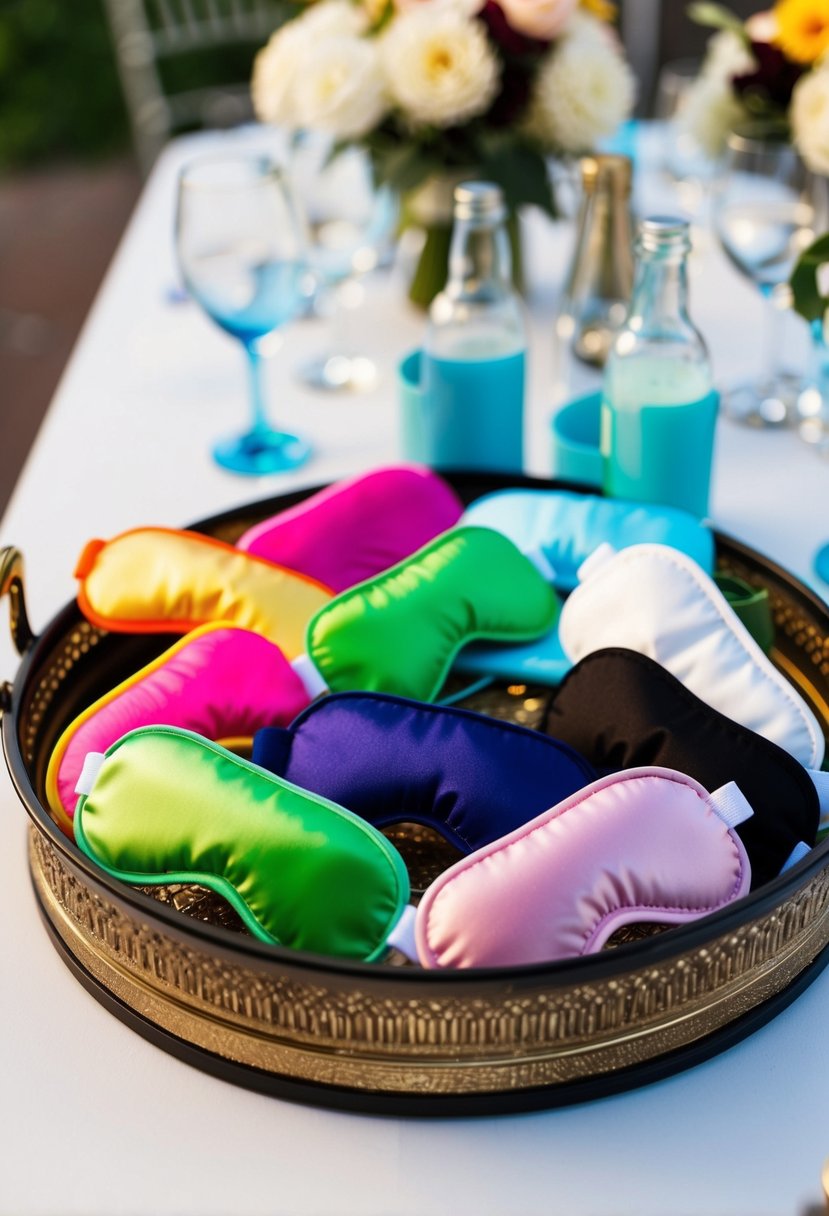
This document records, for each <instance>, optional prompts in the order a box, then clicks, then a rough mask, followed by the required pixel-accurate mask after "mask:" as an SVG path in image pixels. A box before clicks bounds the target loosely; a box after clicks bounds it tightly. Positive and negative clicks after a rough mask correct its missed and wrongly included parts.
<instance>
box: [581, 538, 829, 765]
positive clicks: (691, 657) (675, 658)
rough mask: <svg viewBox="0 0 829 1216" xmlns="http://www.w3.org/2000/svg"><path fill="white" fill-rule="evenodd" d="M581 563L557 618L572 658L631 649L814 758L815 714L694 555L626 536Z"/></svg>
mask: <svg viewBox="0 0 829 1216" xmlns="http://www.w3.org/2000/svg"><path fill="white" fill-rule="evenodd" d="M583 570H584V575H583V581H582V582H581V584H580V585H579V586H578V587H577V588H576V590H575V591H574V592H573V593H572V594H571V595H570V597H569V598H568V600H567V601H566V603H565V605H564V607H563V609H562V613H561V619H560V622H559V635H560V637H561V643H562V645H563V647H564V650H565V651H566V653H567V655H568V656H569V658H570V659H572V661H573V663H577V662H579V660H580V659H583V658H584V657H585V655H588V654H591V653H592V652H593V651H594V650H605V649H607V648H608V647H620V648H622V649H625V650H636V651H638V652H639V653H640V654H644V655H647V656H648V657H649V658H651V659H654V660H655V661H656V662H657V663H660V664H661V665H662V666H663V667H665V668H667V670H668V671H670V672H671V674H672V675H674V676H676V678H677V679H678V680H679V681H680V683H682V684H684V685H685V687H686V688H689V689H690V690H691V692H693V693H695V694H696V696H698V697H700V698H701V699H702V700H703V701H705V702H706V703H707V704H708V705H710V706H712V707H713V708H714V709H716V710H719V712H720V713H722V714H724V715H725V716H726V717H727V718H732V719H733V720H734V721H735V722H740V723H742V725H743V726H746V727H748V729H749V730H753V731H756V732H757V734H759V735H763V737H764V738H766V739H770V740H771V742H772V743H776V744H777V745H778V746H779V747H782V748H784V750H785V751H787V752H789V753H790V755H792V756H794V757H795V759H796V760H799V761H800V763H801V764H803V765H805V766H806V767H807V768H819V767H820V765H821V762H822V760H823V752H824V739H823V732H822V731H821V729H820V726H819V725H818V722H817V719H816V718H815V715H814V714H813V713H812V711H811V709H810V708H809V706H808V705H807V704H806V702H805V701H804V700H803V698H802V697H801V696H800V694H799V693H798V692H797V691H796V690H795V688H794V687H793V686H792V685H791V684H790V683H789V681H788V680H786V679H785V677H784V676H782V675H781V674H780V672H779V671H777V669H776V668H775V667H774V666H773V664H772V663H771V662H770V660H769V659H768V658H767V657H766V655H764V654H763V651H762V650H761V649H760V647H759V646H758V645H757V643H756V642H755V640H754V639H753V638H752V636H751V634H750V633H749V632H748V630H747V629H746V628H745V626H744V625H743V624H742V623H741V622H740V620H739V619H738V617H737V616H736V614H735V613H734V611H733V610H732V609H731V607H730V606H729V605H728V603H727V602H726V600H725V597H724V596H723V595H722V593H721V592H720V591H719V590H718V589H717V587H716V586H715V584H714V583H713V582H712V580H711V579H710V578H708V576H707V575H706V574H705V572H704V571H703V570H701V569H700V567H699V566H698V565H697V564H696V563H695V562H693V561H691V559H690V558H688V557H685V555H684V554H682V553H678V552H677V551H676V550H675V549H668V548H666V547H665V546H664V545H634V546H632V547H631V548H629V549H623V550H622V551H621V552H620V553H616V554H612V553H610V554H607V553H601V552H598V551H597V553H596V554H594V555H593V556H592V557H591V558H590V559H589V560H588V562H587V563H586V567H583Z"/></svg>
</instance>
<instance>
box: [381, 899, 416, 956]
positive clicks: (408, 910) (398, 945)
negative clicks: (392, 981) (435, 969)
mask: <svg viewBox="0 0 829 1216" xmlns="http://www.w3.org/2000/svg"><path fill="white" fill-rule="evenodd" d="M414 930H415V910H414V908H413V907H412V905H411V904H406V907H405V908H404V909H403V911H402V912H401V913H400V920H399V921H398V922H397V924H396V925H395V926H394V928H393V929H392V931H391V933H390V934H389V936H388V939H387V942H388V945H389V946H391V947H392V948H393V949H394V950H399V951H400V953H401V954H405V955H406V958H408V959H410V960H411V962H413V963H417V962H419V959H418V957H417V946H416V945H415V931H414Z"/></svg>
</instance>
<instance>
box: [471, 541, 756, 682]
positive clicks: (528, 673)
mask: <svg viewBox="0 0 829 1216" xmlns="http://www.w3.org/2000/svg"><path fill="white" fill-rule="evenodd" d="M693 522H694V524H695V526H696V527H698V528H702V525H701V524H699V523H698V522H697V521H696V520H694V521H693ZM714 582H715V583H716V585H717V586H718V587H719V589H720V591H721V592H722V593H723V595H724V596H725V598H726V600H727V601H728V603H729V604H730V605H731V607H732V608H733V610H734V611H735V612H736V614H737V616H738V617H739V618H740V620H741V621H742V622H743V624H744V625H745V626H746V628H747V629H748V631H749V633H750V634H751V636H752V637H753V638H754V640H755V641H756V642H757V643H758V644H759V645H760V647H761V649H762V650H763V652H764V653H765V654H768V652H769V651H770V650H771V647H772V645H773V642H774V625H773V623H772V616H771V608H770V606H769V596H768V592H767V591H766V590H765V589H764V588H757V587H750V586H749V585H748V584H747V583H745V582H744V581H743V580H742V579H739V578H736V577H735V576H734V575H726V574H715V575H714ZM572 666H573V664H572V663H571V662H570V660H569V659H568V657H567V655H566V654H565V653H564V647H563V646H562V644H561V637H560V636H559V630H558V625H557V624H556V625H554V626H553V628H552V629H551V630H550V631H549V633H545V634H544V636H543V637H542V638H539V639H538V641H536V642H530V643H529V644H527V643H524V644H523V645H518V646H508V645H506V646H505V645H504V644H503V643H497V642H475V643H474V644H473V645H472V646H464V648H463V650H461V651H460V652H459V653H458V656H457V658H456V659H455V662H454V670H455V671H457V672H462V673H464V674H466V675H477V676H492V677H494V678H496V679H502V680H527V681H530V682H532V683H535V684H548V685H551V686H552V687H554V688H555V687H557V685H559V684H560V683H561V681H562V680H563V679H564V677H565V676H566V675H567V672H568V671H570V669H571V668H572Z"/></svg>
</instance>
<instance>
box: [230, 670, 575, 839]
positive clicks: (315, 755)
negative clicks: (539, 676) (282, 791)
mask: <svg viewBox="0 0 829 1216" xmlns="http://www.w3.org/2000/svg"><path fill="white" fill-rule="evenodd" d="M253 762H254V763H255V764H259V765H260V766H261V767H263V768H266V769H268V770H269V771H270V772H272V773H275V774H276V775H277V776H280V777H282V778H284V779H285V780H286V781H290V782H291V783H292V784H293V785H298V786H301V787H302V788H303V789H307V790H311V791H312V792H313V793H315V794H320V795H322V797H324V798H328V799H329V800H330V801H332V802H336V803H338V804H339V805H340V806H344V807H347V808H348V810H350V811H353V812H354V813H355V814H357V815H360V816H361V817H362V818H363V819H367V820H368V821H369V822H370V823H373V824H374V825H375V826H376V827H382V826H385V825H387V824H390V823H399V822H401V821H407V822H412V823H420V824H425V825H426V826H427V827H431V828H434V829H435V830H436V831H438V832H439V833H440V834H441V835H442V836H444V837H445V839H447V840H448V841H449V842H450V843H451V844H453V845H455V847H456V848H459V849H460V850H461V851H462V852H464V853H469V852H471V851H472V850H474V849H479V848H481V846H482V845H484V844H489V843H490V842H491V841H493V840H496V839H498V837H500V836H503V835H505V834H506V833H507V832H511V831H512V830H513V829H514V828H517V827H519V826H520V825H521V824H523V823H526V822H527V820H529V819H533V818H534V817H535V816H536V815H538V814H540V812H541V811H543V810H546V809H547V807H549V806H550V804H551V803H552V802H558V801H560V800H561V799H562V798H565V797H567V796H568V795H569V794H572V793H574V792H575V791H576V790H578V789H581V788H582V786H584V785H587V784H588V783H589V782H591V781H593V780H595V777H596V773H595V771H594V769H593V768H592V767H591V766H590V765H589V764H588V763H587V762H586V761H585V760H584V759H583V758H582V757H581V756H580V755H579V754H578V753H577V752H575V751H574V750H573V749H572V748H570V747H568V746H567V745H566V744H561V743H559V742H557V741H556V740H554V739H550V738H549V737H547V736H546V735H543V734H540V733H539V732H538V731H533V730H528V729H527V728H526V727H523V726H517V725H515V724H514V723H512V722H504V721H501V720H498V719H495V718H489V717H486V716H484V715H483V714H477V713H473V712H472V711H471V710H468V709H458V708H455V707H449V706H439V705H427V704H425V703H423V702H421V701H411V700H407V699H404V698H403V697H394V696H387V695H384V694H381V693H360V692H346V693H335V694H332V695H331V696H329V697H323V698H322V699H321V700H319V701H316V702H314V704H313V705H310V706H309V707H308V708H307V709H306V710H305V711H304V712H303V713H301V714H300V716H299V717H298V718H297V719H296V721H295V722H293V723H292V724H291V725H290V726H289V727H288V728H287V729H278V728H274V729H265V730H260V731H259V732H258V733H257V734H256V736H255V738H254V744H253Z"/></svg>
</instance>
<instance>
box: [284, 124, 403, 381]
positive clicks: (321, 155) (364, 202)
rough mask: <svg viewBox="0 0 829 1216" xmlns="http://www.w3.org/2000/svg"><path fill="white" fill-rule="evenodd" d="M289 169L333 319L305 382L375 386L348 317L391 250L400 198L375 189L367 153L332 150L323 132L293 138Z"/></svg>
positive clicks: (319, 286)
mask: <svg viewBox="0 0 829 1216" xmlns="http://www.w3.org/2000/svg"><path fill="white" fill-rule="evenodd" d="M290 166H291V170H290V171H291V181H292V184H293V187H294V189H295V191H296V193H297V195H298V197H299V200H300V202H301V204H302V208H303V211H304V212H305V215H306V217H307V221H308V230H309V234H310V242H309V250H308V260H309V266H310V270H311V275H312V277H313V279H314V281H315V306H316V311H317V313H318V315H321V316H327V317H328V318H329V319H330V321H331V334H330V337H329V343H330V345H329V346H328V348H327V349H325V350H323V351H321V352H320V353H319V354H317V355H313V356H312V357H311V358H310V359H308V360H306V362H305V363H303V364H302V366H301V367H300V368H299V376H300V379H301V380H302V381H303V383H305V384H308V385H310V386H311V387H312V388H316V389H321V390H322V391H324V392H342V391H344V390H345V391H351V392H354V391H357V392H359V391H361V390H365V389H369V388H371V387H372V386H373V384H374V383H375V381H376V378H377V368H376V367H375V365H374V364H373V363H372V361H371V360H370V359H369V358H368V357H367V356H366V355H364V354H362V353H360V351H359V346H358V344H356V343H354V342H353V341H352V340H351V338H350V335H349V333H348V320H349V317H350V315H351V313H352V312H354V311H356V309H357V308H358V307H359V305H360V303H361V302H362V299H363V294H364V287H363V283H362V279H363V276H365V275H366V274H368V273H370V272H371V271H373V270H376V269H377V268H378V267H379V266H380V265H382V264H383V263H384V262H385V261H387V260H388V259H389V258H390V257H391V254H392V252H393V242H394V233H395V227H396V223H397V203H396V199H395V196H394V194H393V192H392V191H391V190H389V189H388V188H387V187H380V188H379V189H378V188H376V187H375V185H374V182H373V180H372V173H371V165H370V163H369V160H368V157H367V156H366V155H365V153H363V152H362V151H361V150H360V149H358V148H348V149H345V150H342V151H339V152H338V153H337V154H336V155H332V142H331V140H330V139H329V138H328V137H327V136H325V135H324V134H322V133H320V132H314V131H301V132H298V133H297V134H296V135H295V137H294V140H293V148H292V154H291V159H290Z"/></svg>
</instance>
